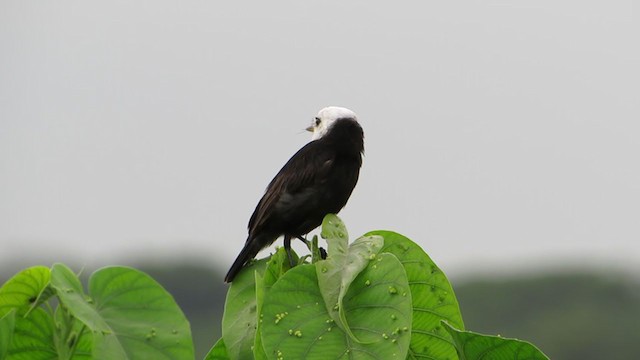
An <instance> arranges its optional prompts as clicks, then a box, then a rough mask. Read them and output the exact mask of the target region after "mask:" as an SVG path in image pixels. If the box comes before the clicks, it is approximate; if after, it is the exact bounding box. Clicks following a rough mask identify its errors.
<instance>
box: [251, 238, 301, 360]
mask: <svg viewBox="0 0 640 360" xmlns="http://www.w3.org/2000/svg"><path fill="white" fill-rule="evenodd" d="M291 251H293V250H291ZM289 268H290V265H289V258H288V257H287V252H286V250H285V249H284V248H278V249H277V250H276V253H275V254H273V255H272V256H271V257H270V258H269V260H268V261H267V265H266V268H265V270H264V277H263V276H262V275H260V274H259V273H258V272H257V271H254V273H255V281H256V320H258V319H260V318H261V314H262V305H263V304H264V295H265V294H266V293H267V292H269V291H270V290H271V287H272V286H273V284H275V283H276V281H278V279H279V278H280V277H281V276H282V275H283V274H284V273H285V272H286V271H288V270H289ZM253 358H254V359H255V360H266V359H268V357H267V354H266V353H265V352H264V347H263V345H262V326H261V321H259V320H258V321H257V322H256V333H255V336H254V343H253Z"/></svg>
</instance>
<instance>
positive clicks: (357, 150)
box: [224, 106, 364, 283]
mask: <svg viewBox="0 0 640 360" xmlns="http://www.w3.org/2000/svg"><path fill="white" fill-rule="evenodd" d="M306 130H307V131H310V132H312V136H311V141H310V142H308V143H307V144H306V145H304V146H303V147H302V148H300V150H298V151H297V152H296V153H295V154H294V155H293V156H292V157H291V158H290V159H289V161H287V162H286V163H285V164H284V166H283V167H282V169H280V171H279V172H278V173H277V174H276V176H275V177H274V178H273V180H271V182H270V183H269V185H268V186H267V188H266V190H265V193H264V195H263V196H262V198H261V199H260V201H259V202H258V205H257V206H256V208H255V210H254V212H253V214H252V215H251V218H250V219H249V225H248V233H249V235H248V236H247V240H246V242H245V244H244V247H243V248H242V250H241V251H240V254H239V255H238V257H237V258H236V260H235V261H234V262H233V264H232V265H231V268H230V269H229V272H228V273H227V275H226V276H225V280H224V281H225V282H226V283H230V282H232V281H233V279H234V278H235V277H236V275H237V274H238V273H239V272H240V270H241V269H242V268H243V267H244V265H245V264H247V263H248V262H249V261H251V260H252V259H253V258H254V257H255V256H256V255H257V254H258V252H259V251H260V250H262V249H263V248H265V247H267V246H269V245H271V244H272V243H273V242H274V241H275V240H277V239H278V238H279V237H280V236H283V237H284V248H285V250H286V251H287V255H288V256H289V261H290V262H291V261H292V257H291V239H296V238H297V239H301V240H303V241H304V237H303V236H304V235H306V234H308V233H309V232H310V231H311V230H313V229H315V228H317V227H318V226H319V225H320V224H321V223H322V220H323V218H324V217H325V216H326V215H327V214H330V213H331V214H337V213H338V212H339V211H340V210H341V209H342V208H343V207H344V206H345V205H346V204H347V201H348V200H349V197H350V196H351V193H352V192H353V189H354V188H355V186H356V183H357V182H358V177H359V175H360V168H361V166H362V156H363V155H364V132H363V130H362V127H361V126H360V123H359V122H358V118H357V116H356V114H355V113H354V112H353V111H351V110H349V109H347V108H343V107H337V106H329V107H326V108H323V109H322V110H320V111H319V112H318V115H317V116H316V117H315V118H314V119H313V121H312V124H311V126H309V127H308V128H306Z"/></svg>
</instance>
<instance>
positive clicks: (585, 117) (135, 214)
mask: <svg viewBox="0 0 640 360" xmlns="http://www.w3.org/2000/svg"><path fill="white" fill-rule="evenodd" d="M381 3H382V2H377V3H374V2H372V1H349V2H346V1H313V2H312V1H305V2H302V1H277V2H272V1H270V2H265V1H260V2H258V1H254V2H242V3H240V2H233V1H225V2H216V1H166V0H153V1H150V0H149V1H108V2H104V1H103V2H89V1H39V2H32V1H21V0H16V1H8V0H2V1H1V2H0V244H1V246H0V247H1V250H0V261H8V260H15V259H20V258H36V259H43V261H53V260H56V259H60V260H68V259H75V260H78V261H79V262H83V263H86V264H109V263H116V262H119V261H120V260H119V259H123V258H122V257H123V256H124V257H125V258H127V257H132V256H135V255H138V254H140V255H147V256H155V257H160V258H167V257H180V256H190V255H198V256H199V257H200V258H203V259H207V260H208V261H210V262H211V263H212V264H215V265H216V266H218V267H219V268H221V269H226V268H227V267H228V266H229V265H230V264H231V262H232V261H233V259H234V258H235V256H236V255H237V253H238V252H239V250H240V249H241V247H242V245H243V243H244V241H245V239H246V224H247V221H248V219H249V216H250V215H251V213H252V211H253V209H254V207H255V205H256V203H257V201H258V200H259V198H260V196H261V195H262V193H263V191H264V189H265V187H266V185H267V184H268V182H269V181H270V180H271V178H272V177H273V176H274V175H275V174H276V172H277V171H278V170H279V169H280V167H281V166H282V165H283V164H284V163H285V161H286V160H287V159H288V158H289V157H290V156H291V155H292V154H293V153H294V152H295V151H297V150H298V149H299V148H300V147H301V146H303V145H304V144H305V143H306V142H307V141H309V134H308V133H306V132H304V131H302V129H304V128H305V127H306V126H308V125H309V124H310V122H311V119H312V118H313V117H314V116H315V114H316V113H317V111H318V110H320V109H321V108H322V107H325V106H327V105H338V106H344V107H348V108H351V109H352V110H354V111H355V112H356V113H357V114H358V116H359V119H360V122H361V124H362V126H363V128H364V131H365V148H366V156H365V159H364V165H363V169H362V172H361V176H360V182H359V184H358V186H357V187H356V190H355V191H354V193H353V195H352V197H351V199H350V201H349V203H348V205H347V207H346V208H345V209H344V210H343V211H342V212H341V214H340V215H341V217H342V218H343V220H344V221H345V222H346V224H347V226H348V228H349V230H350V234H351V235H352V237H356V236H358V235H361V234H362V233H364V232H366V231H368V230H373V229H389V230H394V231H397V232H400V233H403V234H405V235H407V236H409V237H410V238H412V239H414V240H415V241H417V242H418V243H419V244H421V245H422V246H423V247H424V248H425V250H426V251H427V252H428V253H429V254H430V255H431V256H432V257H433V258H434V260H435V261H436V262H437V263H438V264H439V265H440V266H441V267H443V268H444V269H445V271H448V272H454V273H456V272H457V273H470V272H477V271H501V272H511V271H516V270H517V269H522V268H531V269H544V268H546V267H549V266H560V265H562V264H572V265H585V266H588V265H598V266H603V267H609V266H611V267H616V268H623V269H627V270H634V269H636V270H640V265H639V263H640V161H639V160H638V158H639V155H640V142H639V137H640V65H639V64H640V36H639V35H638V34H640V21H639V16H640V14H639V13H638V12H639V11H640V8H639V5H638V2H637V1H631V0H629V1H621V0H613V1H589V0H588V1H584V0H580V1H578V0H576V1H558V0H554V1H517V2H514V1H506V0H505V1H470V2H465V3H458V2H455V3H454V2H450V1H447V2H444V1H443V2H437V3H436V2H429V3H426V2H424V1H423V2H411V3H404V2H398V1H394V2H384V4H381ZM280 242H281V241H279V243H280Z"/></svg>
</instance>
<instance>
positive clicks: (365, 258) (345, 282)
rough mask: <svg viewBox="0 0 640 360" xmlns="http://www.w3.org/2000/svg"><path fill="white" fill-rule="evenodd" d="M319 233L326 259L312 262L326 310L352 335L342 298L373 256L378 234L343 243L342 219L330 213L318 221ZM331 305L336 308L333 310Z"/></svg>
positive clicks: (377, 248)
mask: <svg viewBox="0 0 640 360" xmlns="http://www.w3.org/2000/svg"><path fill="white" fill-rule="evenodd" d="M322 237H323V238H324V239H325V240H326V241H327V244H328V254H327V259H326V260H322V261H318V262H317V263H316V272H317V276H318V285H319V286H320V292H321V293H322V297H323V299H324V304H325V306H326V308H327V312H328V313H329V314H330V315H331V317H332V319H333V320H334V321H336V322H337V323H338V324H339V325H340V327H341V328H342V329H343V330H345V331H346V332H347V334H349V335H350V336H351V337H352V338H353V340H354V341H357V342H359V341H360V340H359V339H357V338H356V337H355V335H354V334H353V332H352V331H351V329H350V327H349V324H348V323H347V320H346V317H345V314H344V311H343V310H342V309H343V306H342V301H343V299H344V296H345V294H346V293H347V290H348V289H349V286H350V285H351V283H352V282H353V280H354V279H355V278H356V276H358V274H360V272H362V270H363V269H364V268H366V267H367V265H368V264H369V261H370V260H372V259H374V258H375V257H376V254H377V253H378V251H380V248H382V245H383V239H382V237H380V236H365V237H361V238H359V239H358V240H356V241H354V242H353V243H352V244H351V246H348V247H347V244H348V241H349V237H348V233H347V229H346V227H345V226H344V224H343V223H342V220H340V218H338V217H337V216H335V215H333V214H329V215H327V216H325V218H324V221H323V222H322ZM334 308H337V309H339V311H333V309H334Z"/></svg>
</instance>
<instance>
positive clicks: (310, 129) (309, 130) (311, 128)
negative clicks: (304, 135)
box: [305, 126, 313, 132]
mask: <svg viewBox="0 0 640 360" xmlns="http://www.w3.org/2000/svg"><path fill="white" fill-rule="evenodd" d="M305 130H307V131H308V132H313V126H309V127H308V128H306V129H305Z"/></svg>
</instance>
